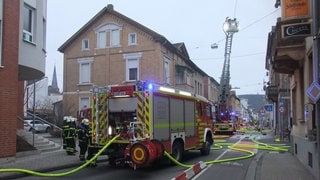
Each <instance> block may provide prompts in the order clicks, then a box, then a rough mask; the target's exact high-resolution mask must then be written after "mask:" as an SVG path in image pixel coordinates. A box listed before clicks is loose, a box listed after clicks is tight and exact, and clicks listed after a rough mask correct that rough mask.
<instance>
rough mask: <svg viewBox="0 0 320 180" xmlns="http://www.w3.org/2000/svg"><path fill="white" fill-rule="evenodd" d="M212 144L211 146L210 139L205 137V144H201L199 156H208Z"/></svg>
mask: <svg viewBox="0 0 320 180" xmlns="http://www.w3.org/2000/svg"><path fill="white" fill-rule="evenodd" d="M212 144H213V140H212V138H211V137H210V136H208V135H207V137H206V142H204V143H203V147H202V148H201V149H200V152H201V155H203V156H206V155H209V154H210V151H211V145H212Z"/></svg>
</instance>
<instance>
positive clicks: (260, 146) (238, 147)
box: [165, 136, 290, 168]
mask: <svg viewBox="0 0 320 180" xmlns="http://www.w3.org/2000/svg"><path fill="white" fill-rule="evenodd" d="M250 140H251V141H252V142H254V143H255V144H253V145H250V144H234V143H224V142H222V140H219V143H216V144H215V147H214V148H211V149H214V150H217V149H222V147H223V146H227V147H228V148H229V149H232V150H236V151H241V152H245V153H248V155H246V156H240V157H235V158H226V159H218V160H213V161H206V162H205V163H206V164H207V165H209V164H215V163H223V162H229V161H237V160H242V159H246V158H250V157H253V156H254V155H255V154H254V152H252V151H249V150H246V149H244V148H251V149H261V150H269V151H288V148H289V147H290V146H275V145H273V146H271V145H269V144H265V143H261V142H258V141H256V140H254V139H253V138H252V136H251V137H250ZM165 156H167V157H168V158H169V159H170V160H171V161H173V162H174V163H175V164H176V165H179V166H181V167H185V168H190V167H192V166H193V165H188V164H183V163H181V162H178V161H176V160H175V159H174V158H173V157H172V156H171V155H170V154H169V153H167V152H165Z"/></svg>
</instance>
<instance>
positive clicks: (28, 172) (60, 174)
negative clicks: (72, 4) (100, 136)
mask: <svg viewBox="0 0 320 180" xmlns="http://www.w3.org/2000/svg"><path fill="white" fill-rule="evenodd" d="M119 136H120V135H117V136H115V137H114V138H112V139H111V140H110V141H109V142H108V143H107V144H106V145H105V146H104V147H103V148H102V149H101V150H100V151H99V152H98V153H97V154H96V155H95V156H93V157H92V158H91V159H90V160H89V161H87V162H85V163H84V164H82V165H81V166H79V167H77V168H75V169H72V170H70V171H67V172H62V173H56V174H52V173H41V172H36V171H32V170H28V169H19V168H8V169H0V173H4V172H20V173H26V174H31V175H35V176H45V177H61V176H67V175H70V174H73V173H75V172H77V171H80V170H81V169H83V168H84V167H86V166H88V165H89V164H90V163H92V161H94V160H96V159H97V158H98V156H100V154H101V153H102V152H103V151H104V150H105V149H107V147H108V146H110V144H111V143H112V142H113V141H115V140H116V139H117V138H118V137H119Z"/></svg>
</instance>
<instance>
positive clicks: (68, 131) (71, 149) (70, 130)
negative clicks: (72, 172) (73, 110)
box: [63, 116, 76, 155]
mask: <svg viewBox="0 0 320 180" xmlns="http://www.w3.org/2000/svg"><path fill="white" fill-rule="evenodd" d="M64 119H65V121H64V125H63V139H64V142H65V144H64V147H65V148H64V149H65V150H66V152H67V154H68V155H75V153H76V148H75V146H76V145H75V136H76V129H75V122H74V120H73V118H72V117H70V116H65V117H64ZM72 121H73V122H72Z"/></svg>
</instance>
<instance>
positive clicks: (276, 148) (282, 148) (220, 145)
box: [0, 135, 290, 177]
mask: <svg viewBox="0 0 320 180" xmlns="http://www.w3.org/2000/svg"><path fill="white" fill-rule="evenodd" d="M119 136H120V135H117V136H115V137H114V138H112V139H111V140H110V141H109V142H108V143H107V144H106V145H105V146H104V147H103V148H102V149H101V150H100V151H99V152H98V153H97V154H95V156H94V157H92V158H91V159H90V160H89V161H87V162H85V163H84V164H82V165H81V166H79V167H77V168H75V169H72V170H70V171H67V172H62V173H41V172H36V171H32V170H28V169H20V168H8V169H0V173H4V172H20V173H26V174H30V175H35V176H43V177H61V176H67V175H70V174H73V173H75V172H78V171H80V170H81V169H83V168H84V167H86V166H88V165H89V164H91V163H92V162H93V161H94V160H96V159H97V158H98V156H100V155H101V153H102V152H103V151H104V150H105V149H106V148H108V147H109V146H110V144H111V143H112V142H113V141H115V140H116V139H117V138H118V137H119ZM250 140H251V141H252V142H254V143H255V144H253V145H250V144H234V143H226V142H225V140H217V141H218V143H215V145H214V146H215V147H213V148H211V149H212V150H218V149H222V148H223V146H227V147H228V148H229V149H231V150H235V151H240V152H244V153H248V155H245V156H240V157H234V158H226V159H217V160H212V161H206V162H205V163H206V165H209V164H215V163H223V162H230V161H237V160H242V159H247V158H251V157H253V156H254V155H255V154H254V152H252V151H250V150H246V149H244V148H250V149H261V150H269V151H288V148H289V147H290V146H280V145H269V144H265V143H261V142H258V141H256V140H255V139H253V138H252V136H251V135H250ZM164 155H165V156H166V157H168V158H169V159H170V160H171V161H172V162H174V163H175V164H176V165H178V166H181V167H184V168H190V167H192V166H193V164H191V165H189V164H183V163H181V162H179V161H177V160H176V159H174V158H173V157H172V156H171V155H170V154H169V153H168V152H166V151H165V152H164Z"/></svg>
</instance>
